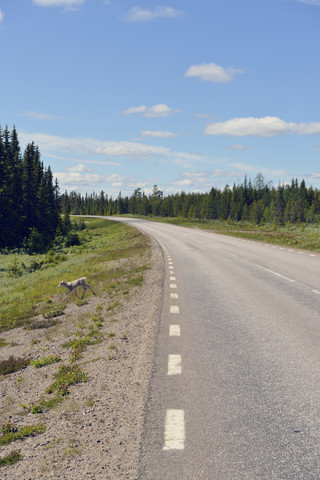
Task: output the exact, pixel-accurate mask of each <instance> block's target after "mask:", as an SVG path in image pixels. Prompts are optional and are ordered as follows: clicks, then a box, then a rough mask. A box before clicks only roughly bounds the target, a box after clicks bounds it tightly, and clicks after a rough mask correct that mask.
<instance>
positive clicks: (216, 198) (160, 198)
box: [60, 173, 320, 225]
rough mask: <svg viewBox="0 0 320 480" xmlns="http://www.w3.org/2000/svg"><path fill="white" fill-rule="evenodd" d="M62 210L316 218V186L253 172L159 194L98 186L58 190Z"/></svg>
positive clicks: (319, 200) (319, 215) (279, 221)
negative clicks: (112, 192) (220, 185)
mask: <svg viewBox="0 0 320 480" xmlns="http://www.w3.org/2000/svg"><path fill="white" fill-rule="evenodd" d="M60 205H61V209H62V212H70V213H72V214H86V215H122V214H127V213H129V214H132V215H146V216H147V215H153V216H160V217H182V218H197V219H217V220H218V219H220V220H229V221H236V222H241V221H249V222H252V223H255V224H263V223H271V224H273V225H283V224H285V223H305V222H309V223H318V222H320V192H319V190H316V189H314V188H313V187H309V188H307V187H306V185H305V181H304V180H302V181H301V183H300V184H299V182H298V180H297V179H293V180H292V182H291V184H289V185H281V184H279V185H278V186H273V185H272V183H271V182H266V181H265V179H264V177H263V175H262V174H261V173H259V174H258V175H257V176H256V177H255V178H254V179H253V180H251V179H248V178H247V176H245V178H244V181H243V183H242V184H239V185H235V184H234V185H233V186H232V187H231V186H229V185H226V186H225V188H224V189H223V190H220V189H217V188H214V187H212V188H211V190H210V191H209V192H208V193H185V192H180V193H175V194H173V195H168V196H164V195H163V193H162V191H161V190H160V189H159V188H158V186H157V185H154V186H153V188H152V192H151V194H150V195H146V194H145V192H144V191H143V190H142V189H141V188H139V187H137V188H136V189H134V191H133V193H132V195H131V196H129V197H128V196H126V197H123V196H122V195H121V192H120V193H119V195H118V197H117V198H115V199H113V198H112V197H108V195H106V194H105V193H104V192H101V193H100V194H99V195H98V194H96V193H93V194H90V195H88V194H86V195H85V197H83V196H81V195H80V194H79V193H76V192H70V193H68V192H65V193H64V194H63V195H61V196H60Z"/></svg>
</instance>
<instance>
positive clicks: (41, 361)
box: [31, 355, 61, 368]
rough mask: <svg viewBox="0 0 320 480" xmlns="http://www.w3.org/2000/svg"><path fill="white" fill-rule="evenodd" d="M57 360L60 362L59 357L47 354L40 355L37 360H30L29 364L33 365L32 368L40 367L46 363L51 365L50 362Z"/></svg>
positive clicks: (56, 361)
mask: <svg viewBox="0 0 320 480" xmlns="http://www.w3.org/2000/svg"><path fill="white" fill-rule="evenodd" d="M58 362H61V358H60V357H58V356H56V357H55V356H53V355H49V356H48V357H42V358H39V359H38V360H32V361H31V365H33V366H34V368H41V367H45V366H47V365H51V364H52V363H58Z"/></svg>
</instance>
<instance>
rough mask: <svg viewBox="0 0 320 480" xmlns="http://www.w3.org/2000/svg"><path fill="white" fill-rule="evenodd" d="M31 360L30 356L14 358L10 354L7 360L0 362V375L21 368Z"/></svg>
mask: <svg viewBox="0 0 320 480" xmlns="http://www.w3.org/2000/svg"><path fill="white" fill-rule="evenodd" d="M31 360H32V359H31V358H30V357H20V358H16V357H14V356H13V355H11V356H10V357H9V358H8V360H2V361H1V362H0V375H9V374H10V373H13V372H17V371H18V370H22V369H23V368H26V367H27V366H28V365H29V364H30V362H31Z"/></svg>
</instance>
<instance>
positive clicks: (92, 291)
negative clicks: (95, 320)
mask: <svg viewBox="0 0 320 480" xmlns="http://www.w3.org/2000/svg"><path fill="white" fill-rule="evenodd" d="M86 287H88V288H90V290H91V292H92V293H93V295H95V293H94V291H93V290H92V288H91V287H90V285H88V284H87V283H86Z"/></svg>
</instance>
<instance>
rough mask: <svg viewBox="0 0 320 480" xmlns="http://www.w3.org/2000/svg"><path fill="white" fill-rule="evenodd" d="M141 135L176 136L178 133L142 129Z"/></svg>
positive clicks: (156, 136) (155, 136) (154, 136)
mask: <svg viewBox="0 0 320 480" xmlns="http://www.w3.org/2000/svg"><path fill="white" fill-rule="evenodd" d="M141 135H142V136H143V137H153V138H175V137H177V136H178V135H177V134H176V133H173V132H166V131H164V132H162V131H153V130H142V132H141Z"/></svg>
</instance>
